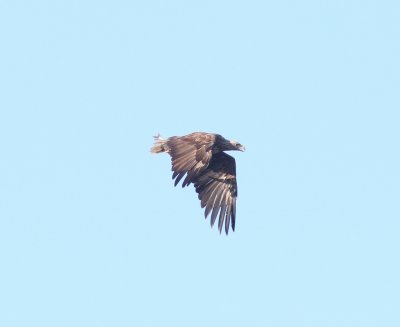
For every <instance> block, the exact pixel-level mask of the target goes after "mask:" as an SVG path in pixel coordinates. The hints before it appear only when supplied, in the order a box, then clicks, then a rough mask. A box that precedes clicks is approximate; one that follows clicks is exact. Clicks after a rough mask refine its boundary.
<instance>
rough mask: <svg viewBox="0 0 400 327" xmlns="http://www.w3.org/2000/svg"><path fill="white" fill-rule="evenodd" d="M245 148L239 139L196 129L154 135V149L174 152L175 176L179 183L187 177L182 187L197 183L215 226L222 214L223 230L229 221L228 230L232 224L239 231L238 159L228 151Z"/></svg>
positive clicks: (206, 212) (199, 193)
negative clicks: (236, 160) (169, 135)
mask: <svg viewBox="0 0 400 327" xmlns="http://www.w3.org/2000/svg"><path fill="white" fill-rule="evenodd" d="M230 150H238V151H244V150H245V147H244V146H243V145H241V144H240V143H238V142H236V141H229V140H227V139H225V138H224V137H223V136H221V135H219V134H213V133H204V132H195V133H191V134H188V135H185V136H172V137H169V138H167V139H164V138H162V137H161V136H160V134H158V135H156V136H154V145H153V147H152V148H151V149H150V152H152V153H161V152H166V153H168V154H169V155H170V156H171V162H172V169H171V170H172V172H173V173H172V179H174V180H175V186H176V185H177V184H178V183H179V182H180V181H181V180H182V179H183V178H184V179H183V182H182V187H185V186H189V185H190V184H193V186H194V188H195V190H196V192H197V193H198V198H199V200H200V201H201V207H202V208H205V212H204V216H205V218H206V219H207V216H208V215H209V214H210V213H211V219H210V224H211V227H213V226H214V223H215V221H216V219H217V217H219V218H218V230H219V232H220V233H221V231H222V227H223V224H224V222H225V233H226V234H227V235H228V232H229V225H231V226H232V231H235V221H236V198H237V194H238V192H237V183H236V163H235V159H234V158H233V157H232V156H230V155H229V154H226V153H225V152H224V151H230Z"/></svg>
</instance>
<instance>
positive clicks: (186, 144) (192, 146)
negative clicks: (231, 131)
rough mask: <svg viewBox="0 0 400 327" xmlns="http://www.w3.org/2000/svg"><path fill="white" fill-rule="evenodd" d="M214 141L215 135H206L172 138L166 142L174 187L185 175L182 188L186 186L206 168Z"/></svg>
mask: <svg viewBox="0 0 400 327" xmlns="http://www.w3.org/2000/svg"><path fill="white" fill-rule="evenodd" d="M214 141H215V135H214V134H208V133H192V134H189V135H186V136H182V137H178V136H173V137H170V138H169V139H168V140H167V146H168V148H169V151H168V152H169V154H170V155H171V161H172V171H173V174H172V178H173V179H175V186H176V185H177V184H178V183H179V181H180V180H181V179H182V178H183V177H184V176H185V175H186V177H185V179H184V181H183V183H182V187H185V186H188V185H189V184H190V183H192V182H193V178H195V177H196V176H197V175H198V174H199V173H200V172H201V171H202V170H203V169H205V168H206V167H207V166H208V164H209V162H210V160H211V157H212V148H213V145H214Z"/></svg>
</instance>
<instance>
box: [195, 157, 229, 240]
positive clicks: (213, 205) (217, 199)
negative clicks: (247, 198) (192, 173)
mask: <svg viewBox="0 0 400 327" xmlns="http://www.w3.org/2000/svg"><path fill="white" fill-rule="evenodd" d="M193 183H194V187H195V188H196V192H197V193H198V194H199V200H201V207H202V208H204V207H205V213H204V215H205V218H207V216H208V214H209V213H210V212H211V219H210V223H211V227H212V226H213V225H214V223H215V220H216V219H217V216H218V214H219V219H218V229H219V232H220V233H221V230H222V225H223V223H224V220H225V233H226V234H228V231H229V223H230V222H231V224H232V230H233V231H234V230H235V219H236V197H237V183H236V164H235V159H234V158H233V157H231V156H230V155H228V154H226V153H224V152H219V153H216V154H214V156H213V157H212V159H211V161H210V164H209V165H208V167H207V168H206V169H205V170H203V172H202V173H201V174H200V175H199V176H198V177H196V178H195V179H194V180H193Z"/></svg>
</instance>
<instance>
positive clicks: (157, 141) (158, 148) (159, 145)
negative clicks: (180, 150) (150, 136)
mask: <svg viewBox="0 0 400 327" xmlns="http://www.w3.org/2000/svg"><path fill="white" fill-rule="evenodd" d="M166 142H167V140H166V139H163V138H162V137H161V136H160V134H157V135H156V136H154V145H153V146H152V147H151V149H150V152H151V153H160V152H166V151H167V149H166V144H165V143H166Z"/></svg>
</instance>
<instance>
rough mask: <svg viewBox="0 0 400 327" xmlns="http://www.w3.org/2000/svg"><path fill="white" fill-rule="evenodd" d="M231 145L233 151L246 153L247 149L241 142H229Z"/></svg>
mask: <svg viewBox="0 0 400 327" xmlns="http://www.w3.org/2000/svg"><path fill="white" fill-rule="evenodd" d="M229 144H230V145H231V150H238V151H242V152H243V151H244V150H246V148H245V147H244V146H243V145H241V144H240V143H239V142H236V141H229Z"/></svg>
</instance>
